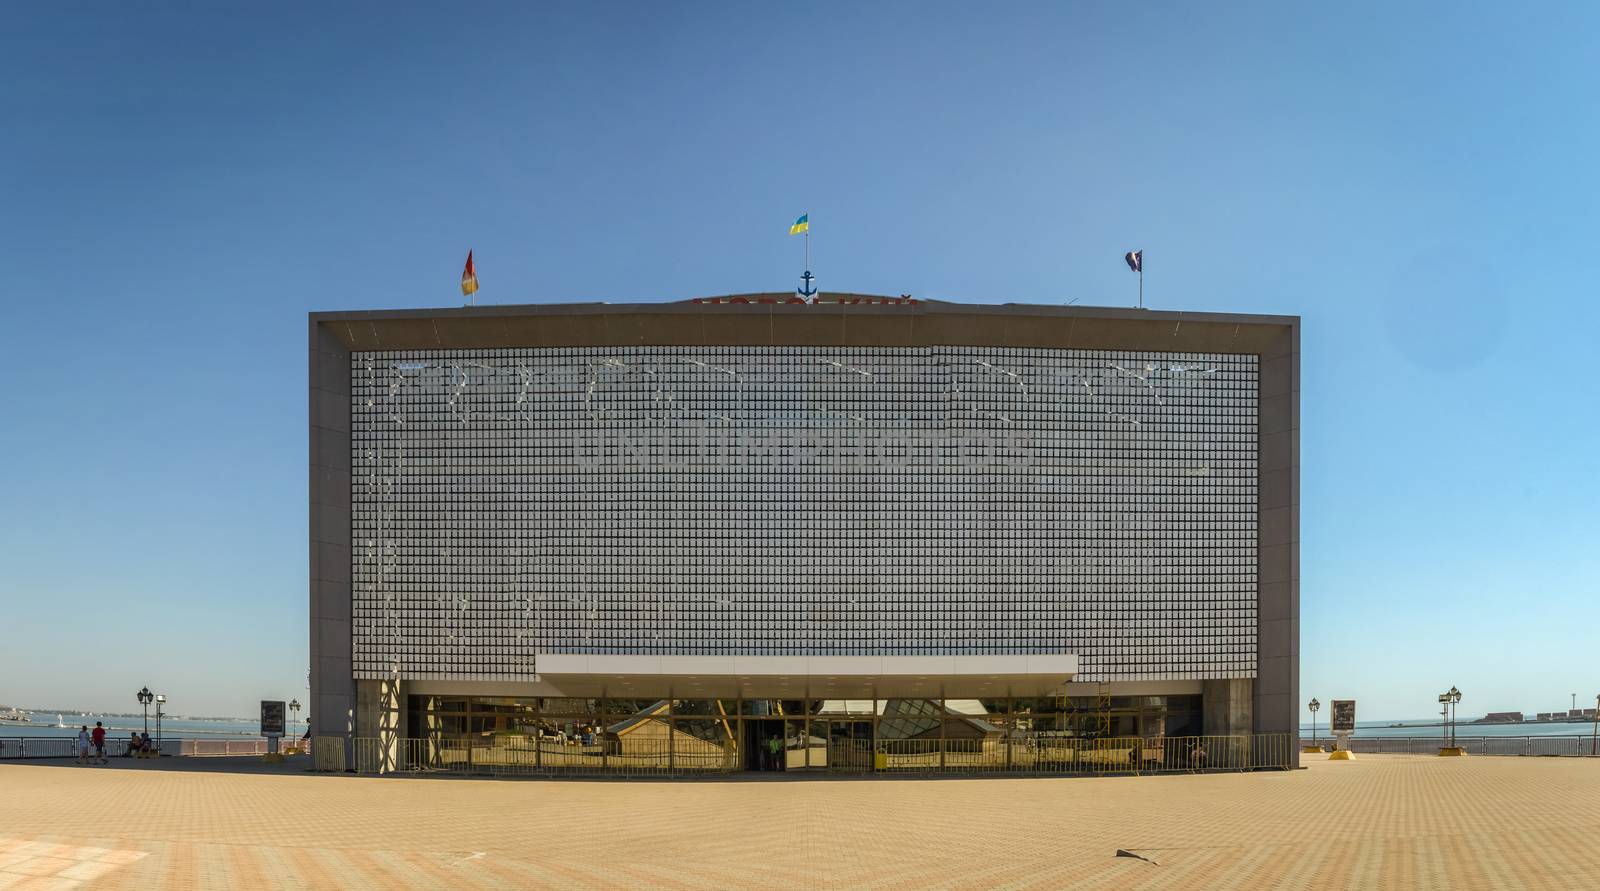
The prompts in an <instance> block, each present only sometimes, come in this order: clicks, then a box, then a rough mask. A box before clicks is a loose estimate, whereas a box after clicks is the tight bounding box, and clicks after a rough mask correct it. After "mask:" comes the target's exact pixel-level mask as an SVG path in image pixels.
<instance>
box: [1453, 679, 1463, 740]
mask: <svg viewBox="0 0 1600 891" xmlns="http://www.w3.org/2000/svg"><path fill="white" fill-rule="evenodd" d="M1459 702H1461V691H1460V690H1457V689H1456V688H1455V686H1454V685H1451V687H1450V747H1451V748H1455V745H1456V705H1457V703H1459Z"/></svg>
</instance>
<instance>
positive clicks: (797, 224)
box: [789, 213, 811, 235]
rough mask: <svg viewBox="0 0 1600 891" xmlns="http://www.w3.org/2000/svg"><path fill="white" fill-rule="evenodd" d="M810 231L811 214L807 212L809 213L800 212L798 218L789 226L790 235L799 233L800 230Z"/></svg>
mask: <svg viewBox="0 0 1600 891" xmlns="http://www.w3.org/2000/svg"><path fill="white" fill-rule="evenodd" d="M810 231H811V214H809V213H803V214H801V215H800V219H798V220H795V221H794V225H793V226H790V227H789V234H790V235H799V234H800V233H801V232H810Z"/></svg>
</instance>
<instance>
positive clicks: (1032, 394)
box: [349, 346, 1260, 681]
mask: <svg viewBox="0 0 1600 891" xmlns="http://www.w3.org/2000/svg"><path fill="white" fill-rule="evenodd" d="M349 369H350V370H349V380H350V434H349V435H350V440H349V445H350V505H351V508H350V510H351V520H350V524H351V526H350V528H351V535H350V569H351V598H352V599H351V618H352V626H351V634H352V637H353V647H352V664H353V670H354V675H355V676H356V677H358V678H374V679H376V678H391V677H396V676H398V677H401V678H409V679H477V680H517V679H522V678H528V677H532V676H533V675H534V674H535V673H536V672H537V671H538V655H539V654H540V653H663V654H728V653H733V654H748V655H800V654H804V655H836V654H837V655H858V654H869V655H870V654H886V655H891V654H892V655H925V654H947V653H956V654H1020V653H1056V652H1070V653H1074V654H1076V655H1078V656H1079V657H1080V660H1081V669H1080V673H1079V679H1080V680H1086V681H1093V680H1107V681H1131V680H1167V679H1200V678H1208V679H1215V678H1248V677H1255V676H1256V669H1257V664H1256V662H1257V652H1258V649H1257V630H1258V615H1257V606H1258V595H1259V588H1258V566H1259V550H1260V549H1259V547H1258V531H1259V530H1258V516H1259V505H1258V467H1257V459H1258V454H1257V450H1258V442H1259V436H1258V420H1259V417H1258V416H1259V407H1260V398H1259V390H1260V386H1259V385H1260V379H1259V374H1258V372H1259V367H1258V358H1257V356H1256V355H1254V354H1249V353H1195V352H1162V351H1107V350H1083V349H1029V348H1019V347H992V346H990V347H961V346H920V347H884V346H875V347H827V346H766V347H759V346H748V347H741V346H728V347H702V346H605V347H550V348H520V349H519V348H476V349H465V350H429V351H386V352H385V351H354V352H351V353H350V356H349Z"/></svg>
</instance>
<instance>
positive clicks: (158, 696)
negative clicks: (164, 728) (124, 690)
mask: <svg viewBox="0 0 1600 891" xmlns="http://www.w3.org/2000/svg"><path fill="white" fill-rule="evenodd" d="M134 695H135V696H136V697H138V699H139V704H140V705H142V706H144V735H145V736H149V735H150V703H152V702H153V703H155V704H156V750H157V751H160V749H161V707H162V706H163V705H166V704H167V695H166V694H165V693H151V692H150V688H149V687H144V688H142V689H140V690H139V692H138V693H135V694H134Z"/></svg>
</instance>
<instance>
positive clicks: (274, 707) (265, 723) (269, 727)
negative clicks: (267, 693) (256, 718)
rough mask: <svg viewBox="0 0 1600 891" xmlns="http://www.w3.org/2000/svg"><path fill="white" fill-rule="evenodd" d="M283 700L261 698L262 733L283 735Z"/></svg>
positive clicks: (265, 734)
mask: <svg viewBox="0 0 1600 891" xmlns="http://www.w3.org/2000/svg"><path fill="white" fill-rule="evenodd" d="M283 712H284V707H283V700H281V699H279V700H276V701H274V700H271V699H263V700H261V735H262V736H274V735H275V736H282V735H283Z"/></svg>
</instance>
